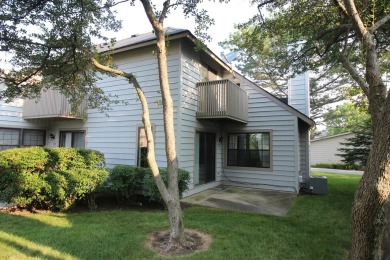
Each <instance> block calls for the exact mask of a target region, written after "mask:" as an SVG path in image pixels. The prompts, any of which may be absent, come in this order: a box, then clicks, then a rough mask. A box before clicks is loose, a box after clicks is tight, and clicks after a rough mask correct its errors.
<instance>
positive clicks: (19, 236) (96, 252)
mask: <svg viewBox="0 0 390 260" xmlns="http://www.w3.org/2000/svg"><path fill="white" fill-rule="evenodd" d="M31 215H34V216H33V217H31V216H29V215H15V214H5V213H0V258H3V257H5V256H4V255H3V254H5V252H6V251H7V250H11V249H12V250H13V251H17V252H19V255H17V256H16V258H17V259H19V258H31V257H37V258H44V259H72V258H80V259H117V258H123V257H124V256H128V257H130V258H136V257H141V258H144V257H153V255H154V254H153V253H152V252H150V251H148V250H145V249H144V247H143V241H144V240H145V239H146V237H147V235H148V234H149V233H150V232H152V231H155V230H159V229H164V228H167V224H168V223H167V217H166V214H165V213H163V212H161V211H150V212H148V211H140V212H132V211H122V210H112V211H101V212H79V213H74V214H66V217H64V218H63V220H66V221H65V222H66V223H65V224H64V225H63V226H61V225H59V224H58V222H59V221H61V219H59V218H58V216H56V215H54V216H52V215H51V214H50V213H48V214H31ZM36 216H38V217H36ZM37 218H42V219H40V220H39V219H37ZM7 248H8V249H7Z"/></svg>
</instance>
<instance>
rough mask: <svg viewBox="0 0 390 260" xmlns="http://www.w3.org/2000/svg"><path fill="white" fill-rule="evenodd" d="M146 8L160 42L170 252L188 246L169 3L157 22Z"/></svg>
mask: <svg viewBox="0 0 390 260" xmlns="http://www.w3.org/2000/svg"><path fill="white" fill-rule="evenodd" d="M141 2H142V5H143V6H144V9H145V13H146V16H147V17H148V19H149V22H150V24H151V25H152V27H153V30H154V33H155V35H156V38H157V44H156V47H157V62H158V75H159V81H160V90H161V97H162V105H163V117H164V133H165V152H166V159H167V174H168V194H167V196H165V195H164V194H163V193H161V195H162V197H163V200H164V202H165V205H166V206H167V208H168V215H169V223H170V239H169V244H168V246H167V248H166V251H170V250H172V249H174V248H176V247H185V246H186V244H187V241H186V236H185V233H184V224H183V214H182V210H181V206H180V198H179V185H178V177H177V175H178V162H177V155H176V141H175V130H174V118H173V116H174V113H173V100H172V96H171V91H170V87H169V81H168V62H167V55H168V53H167V48H166V42H165V40H166V39H165V36H166V35H165V31H164V25H163V21H164V19H165V15H166V13H167V12H168V9H169V6H170V1H169V0H167V1H165V2H164V8H163V10H162V12H161V14H160V17H159V18H157V16H156V14H155V13H154V11H153V8H152V6H151V3H150V1H149V0H141Z"/></svg>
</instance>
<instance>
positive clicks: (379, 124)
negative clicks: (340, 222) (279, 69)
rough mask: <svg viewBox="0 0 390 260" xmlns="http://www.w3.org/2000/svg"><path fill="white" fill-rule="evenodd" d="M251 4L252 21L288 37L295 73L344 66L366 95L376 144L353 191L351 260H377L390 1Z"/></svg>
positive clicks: (387, 159) (385, 185)
mask: <svg viewBox="0 0 390 260" xmlns="http://www.w3.org/2000/svg"><path fill="white" fill-rule="evenodd" d="M252 2H253V3H256V4H258V7H259V9H260V11H261V12H260V13H261V14H260V15H259V16H256V17H254V18H253V19H252V20H251V23H252V24H257V25H258V26H257V30H258V31H260V32H261V34H262V35H266V36H268V37H270V38H272V36H274V35H285V36H284V38H287V39H288V43H289V44H290V54H289V57H288V60H289V62H290V65H291V66H292V68H293V69H294V70H295V71H302V70H308V69H312V68H315V67H317V65H318V64H327V65H329V66H341V67H343V69H344V70H345V71H346V72H348V74H349V76H350V78H351V79H353V80H354V81H355V82H356V84H357V85H358V86H359V87H360V88H361V89H362V91H363V92H364V94H365V95H366V96H367V100H368V104H369V108H368V111H369V113H370V115H371V117H372V124H373V142H372V147H371V151H370V155H369V158H368V162H367V167H366V169H365V172H364V174H363V176H362V179H361V181H360V183H359V185H358V187H357V190H356V193H355V199H354V204H353V209H352V247H351V250H350V254H349V258H350V259H379V258H380V257H381V256H380V254H381V239H380V238H381V234H382V232H383V225H384V213H383V212H384V205H385V202H386V201H387V200H388V199H389V194H390V131H388V129H390V93H389V91H388V89H387V87H386V84H385V82H384V74H385V73H388V72H389V66H388V62H389V60H388V52H389V48H390V41H389V34H390V22H389V20H390V12H389V11H390V2H389V1H388V0H373V1H364V0H253V1H252ZM265 10H266V11H267V12H265ZM263 39H266V37H264V38H263ZM257 40H258V39H257ZM260 40H261V39H260ZM302 40H303V42H302ZM299 42H300V43H301V44H299Z"/></svg>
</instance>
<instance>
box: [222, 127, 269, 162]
mask: <svg viewBox="0 0 390 260" xmlns="http://www.w3.org/2000/svg"><path fill="white" fill-rule="evenodd" d="M227 157H228V158H227V165H228V166H240V167H257V168H270V166H271V162H270V160H271V156H270V134H269V133H243V134H229V136H228V155H227Z"/></svg>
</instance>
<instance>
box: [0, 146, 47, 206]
mask: <svg viewBox="0 0 390 260" xmlns="http://www.w3.org/2000/svg"><path fill="white" fill-rule="evenodd" d="M48 160H49V158H48V155H47V153H46V152H45V151H44V150H43V149H42V148H39V147H30V148H23V149H21V148H16V149H10V150H5V151H2V152H0V200H3V201H6V202H13V203H17V204H18V205H21V206H27V205H31V206H34V207H35V206H39V204H41V203H40V202H41V201H42V200H44V198H45V191H46V189H47V184H46V182H45V181H44V175H45V172H46V165H47V162H48Z"/></svg>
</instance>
